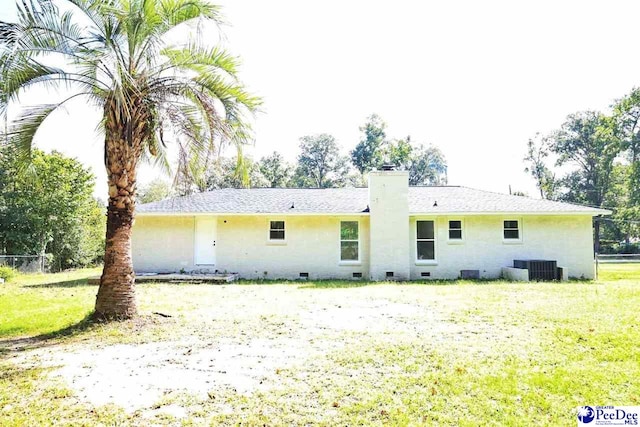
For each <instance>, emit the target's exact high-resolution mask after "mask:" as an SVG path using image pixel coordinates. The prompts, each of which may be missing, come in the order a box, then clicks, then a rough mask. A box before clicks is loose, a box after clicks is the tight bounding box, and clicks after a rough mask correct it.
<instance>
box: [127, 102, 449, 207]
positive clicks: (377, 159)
mask: <svg viewBox="0 0 640 427" xmlns="http://www.w3.org/2000/svg"><path fill="white" fill-rule="evenodd" d="M386 128H387V125H386V123H385V122H384V121H383V120H382V119H381V118H380V117H379V116H378V115H376V114H372V115H371V116H369V117H368V118H367V120H366V123H365V124H364V125H363V126H361V127H360V132H361V138H360V141H359V142H358V143H357V145H356V146H355V147H354V148H353V149H352V150H351V151H350V152H349V154H348V155H343V154H341V152H340V147H339V145H338V143H337V141H336V139H335V138H334V137H333V136H332V135H329V134H326V133H323V134H317V135H307V136H303V137H301V138H300V140H299V145H298V148H299V154H298V156H297V158H296V163H295V164H291V163H289V162H287V161H286V160H285V159H284V157H283V156H282V154H280V153H279V152H277V151H274V152H273V153H272V154H270V155H268V156H265V157H262V158H261V159H259V160H258V161H254V160H253V159H251V158H250V157H248V156H236V157H220V158H218V159H216V160H215V161H211V162H208V163H207V164H206V166H205V167H203V166H202V162H201V161H200V159H197V158H196V159H195V161H194V157H193V156H188V155H184V156H181V157H182V158H183V159H184V161H183V162H182V163H181V164H179V165H178V168H177V173H176V177H175V180H174V185H173V188H172V187H171V186H170V185H169V184H168V183H166V182H164V181H162V180H155V181H152V182H151V183H149V184H148V185H147V186H145V187H144V188H142V189H141V190H140V197H139V200H140V201H141V202H143V203H147V202H151V201H156V200H160V199H163V198H166V197H169V196H171V195H186V194H190V193H193V192H202V191H209V190H214V189H220V188H265V187H270V188H285V187H292V188H332V187H334V188H335V187H365V186H366V185H367V181H366V174H367V173H368V172H369V171H371V170H376V169H380V168H381V167H382V165H383V164H390V165H393V166H394V167H395V168H396V169H397V170H405V171H408V172H409V185H439V184H446V182H447V163H446V160H445V157H444V155H443V154H442V152H441V151H440V150H439V149H438V148H437V147H435V146H432V145H426V146H425V145H424V144H417V143H415V142H414V141H412V140H411V137H410V136H407V137H406V138H401V139H390V138H388V137H387V133H386Z"/></svg>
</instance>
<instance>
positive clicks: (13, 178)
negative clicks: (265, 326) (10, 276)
mask: <svg viewBox="0 0 640 427" xmlns="http://www.w3.org/2000/svg"><path fill="white" fill-rule="evenodd" d="M18 157H19V154H18V153H17V151H16V150H13V149H11V147H9V146H5V147H3V148H2V149H1V150H0V254H8V255H42V256H46V257H47V263H48V266H49V268H50V269H51V270H53V271H60V270H64V269H68V268H77V267H86V266H88V265H94V264H98V263H100V262H101V261H102V256H103V254H104V237H105V208H104V203H102V202H100V201H98V200H96V199H95V198H94V197H93V190H94V186H95V176H94V175H93V174H92V173H91V172H90V171H89V170H88V169H87V168H85V167H84V166H82V164H81V163H80V162H78V161H77V160H75V159H70V158H68V157H65V156H63V155H62V154H60V153H58V152H55V151H54V152H52V153H51V154H46V153H44V152H42V151H40V150H33V151H32V153H31V162H30V164H29V165H28V166H27V167H24V166H22V165H21V162H19V161H18Z"/></svg>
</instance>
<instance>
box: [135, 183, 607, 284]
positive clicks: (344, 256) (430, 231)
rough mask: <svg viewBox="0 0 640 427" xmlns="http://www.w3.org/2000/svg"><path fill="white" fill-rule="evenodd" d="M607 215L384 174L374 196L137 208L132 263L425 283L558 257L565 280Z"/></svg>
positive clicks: (272, 193) (264, 193)
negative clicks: (598, 219)
mask: <svg viewBox="0 0 640 427" xmlns="http://www.w3.org/2000/svg"><path fill="white" fill-rule="evenodd" d="M609 213H610V212H609V211H606V210H602V209H594V208H590V207H585V206H579V205H573V204H569V203H560V202H554V201H549V200H537V199H532V198H528V197H522V196H511V195H506V194H498V193H492V192H487V191H481V190H475V189H471V188H467V187H457V186H432V187H409V185H408V175H407V172H400V171H375V172H371V173H370V175H369V187H368V188H330V189H291V188H258V189H223V190H214V191H210V192H206V193H199V194H193V195H189V196H184V197H175V198H171V199H166V200H162V201H158V202H153V203H147V204H143V205H140V206H139V208H138V213H137V216H136V221H135V225H134V228H133V242H132V255H133V264H134V269H135V271H136V272H137V273H147V272H157V273H166V272H180V271H183V272H203V273H204V272H207V273H209V272H219V273H237V274H238V275H239V277H242V278H252V279H256V278H257V279H263V278H266V279H281V278H284V279H299V278H309V279H328V278H338V279H353V278H364V279H371V280H388V279H394V280H421V279H425V278H432V279H454V278H458V277H460V275H461V271H462V270H471V272H472V273H473V274H475V275H477V276H479V277H481V278H497V277H500V276H501V275H502V274H503V272H504V271H505V270H503V269H504V268H505V267H513V266H514V260H553V261H556V262H557V266H558V267H561V268H562V269H563V273H564V276H565V277H566V276H567V275H568V276H571V277H584V278H588V279H590V278H593V277H594V257H593V233H592V218H593V216H596V215H606V214H609ZM507 272H508V271H507ZM473 274H472V275H473Z"/></svg>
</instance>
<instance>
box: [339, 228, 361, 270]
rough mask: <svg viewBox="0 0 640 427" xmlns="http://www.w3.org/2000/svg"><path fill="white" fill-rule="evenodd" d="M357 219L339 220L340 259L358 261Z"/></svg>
mask: <svg viewBox="0 0 640 427" xmlns="http://www.w3.org/2000/svg"><path fill="white" fill-rule="evenodd" d="M358 235H359V233H358V221H340V261H358V260H359V259H360V257H359V248H358V246H359V245H358Z"/></svg>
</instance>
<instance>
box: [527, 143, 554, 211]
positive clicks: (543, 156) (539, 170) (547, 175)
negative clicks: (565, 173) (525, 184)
mask: <svg viewBox="0 0 640 427" xmlns="http://www.w3.org/2000/svg"><path fill="white" fill-rule="evenodd" d="M549 150H550V147H549V138H546V137H542V136H541V135H540V134H539V133H538V134H536V136H535V138H532V139H529V142H528V143H527V155H526V157H525V158H524V161H525V164H526V165H527V166H526V167H525V168H524V171H525V172H528V173H530V174H531V176H532V177H533V179H535V180H536V186H537V187H538V190H539V191H540V198H542V199H551V200H553V199H554V198H555V196H556V187H557V184H558V183H557V181H556V176H555V173H553V171H552V170H551V169H550V168H549V167H548V166H547V162H546V160H547V158H548V157H549Z"/></svg>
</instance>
